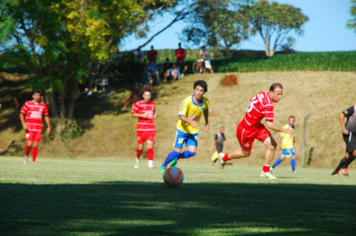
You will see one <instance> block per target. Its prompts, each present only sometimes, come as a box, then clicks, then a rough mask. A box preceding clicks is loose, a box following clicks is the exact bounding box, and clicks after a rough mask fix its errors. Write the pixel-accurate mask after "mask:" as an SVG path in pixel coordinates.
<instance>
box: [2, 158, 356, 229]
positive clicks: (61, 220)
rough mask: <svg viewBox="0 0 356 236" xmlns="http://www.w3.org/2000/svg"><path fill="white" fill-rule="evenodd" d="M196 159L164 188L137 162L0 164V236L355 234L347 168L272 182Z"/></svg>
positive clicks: (355, 180)
mask: <svg viewBox="0 0 356 236" xmlns="http://www.w3.org/2000/svg"><path fill="white" fill-rule="evenodd" d="M198 161H199V159H197V158H195V159H191V160H184V161H180V162H179V163H178V167H180V168H181V169H182V170H183V172H184V175H185V180H184V183H183V185H182V186H180V187H179V188H169V187H167V186H165V185H164V183H163V181H162V173H160V172H159V171H158V168H156V169H154V170H149V169H147V168H146V161H145V160H143V162H142V164H141V168H140V169H134V168H133V164H134V163H133V160H120V161H116V160H110V159H90V160H88V159H74V160H72V159H68V160H66V159H64V158H63V159H45V158H39V159H38V161H37V163H36V164H35V165H31V164H28V165H23V164H22V158H19V157H0V169H1V172H0V193H1V194H0V212H1V214H0V235H46V236H47V235H107V236H109V235H355V230H356V226H355V224H354V223H355V212H356V205H355V193H356V191H355V185H356V171H354V170H351V171H350V177H331V176H330V170H325V169H312V168H306V169H301V170H300V173H299V174H297V175H293V174H291V171H290V168H289V166H288V163H284V164H283V165H282V166H281V167H278V169H277V172H276V176H278V177H279V179H277V180H273V181H272V180H267V179H263V178H260V177H259V172H260V168H261V167H260V166H257V165H255V166H243V165H240V164H239V162H238V161H236V162H234V166H228V167H227V168H226V169H224V170H220V169H219V168H218V167H217V166H211V165H210V164H199V163H198ZM158 164H159V163H158V162H156V165H158Z"/></svg>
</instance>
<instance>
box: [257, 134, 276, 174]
mask: <svg viewBox="0 0 356 236" xmlns="http://www.w3.org/2000/svg"><path fill="white" fill-rule="evenodd" d="M263 144H264V145H265V146H266V147H267V149H266V152H265V163H264V164H263V167H262V172H261V177H266V178H269V179H275V178H276V177H274V176H273V175H271V174H270V173H269V172H270V166H271V163H272V161H273V157H274V153H275V152H276V148H277V143H276V141H274V139H273V137H272V136H269V137H268V138H266V139H265V140H264V141H263Z"/></svg>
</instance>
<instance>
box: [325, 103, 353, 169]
mask: <svg viewBox="0 0 356 236" xmlns="http://www.w3.org/2000/svg"><path fill="white" fill-rule="evenodd" d="M339 117H340V124H341V129H342V136H343V138H344V141H345V143H346V155H345V157H344V158H343V159H342V160H341V161H340V163H339V165H338V166H337V167H336V169H335V170H334V171H333V172H332V173H331V175H332V176H338V175H339V171H340V169H341V168H344V169H345V168H346V169H347V168H348V166H349V164H350V163H351V162H352V161H353V160H354V159H355V158H356V105H355V106H352V107H349V108H348V109H347V110H345V111H343V112H341V113H340V116H339ZM345 119H347V120H346V123H345ZM345 176H348V172H346V173H345Z"/></svg>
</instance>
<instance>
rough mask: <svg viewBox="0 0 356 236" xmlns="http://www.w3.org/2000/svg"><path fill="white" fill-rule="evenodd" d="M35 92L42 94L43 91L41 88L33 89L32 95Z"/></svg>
mask: <svg viewBox="0 0 356 236" xmlns="http://www.w3.org/2000/svg"><path fill="white" fill-rule="evenodd" d="M35 93H39V94H41V95H42V91H41V90H40V89H34V90H33V91H32V95H34V94H35Z"/></svg>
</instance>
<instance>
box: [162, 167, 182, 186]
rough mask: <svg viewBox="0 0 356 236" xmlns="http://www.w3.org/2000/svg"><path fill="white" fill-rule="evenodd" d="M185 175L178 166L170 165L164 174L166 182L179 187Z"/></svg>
mask: <svg viewBox="0 0 356 236" xmlns="http://www.w3.org/2000/svg"><path fill="white" fill-rule="evenodd" d="M183 179H184V175H183V172H182V171H181V170H180V169H179V168H178V167H174V166H172V167H170V168H168V169H167V170H166V171H165V172H164V174H163V180H164V183H165V184H167V185H168V186H170V187H178V186H179V185H181V184H182V183H183Z"/></svg>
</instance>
